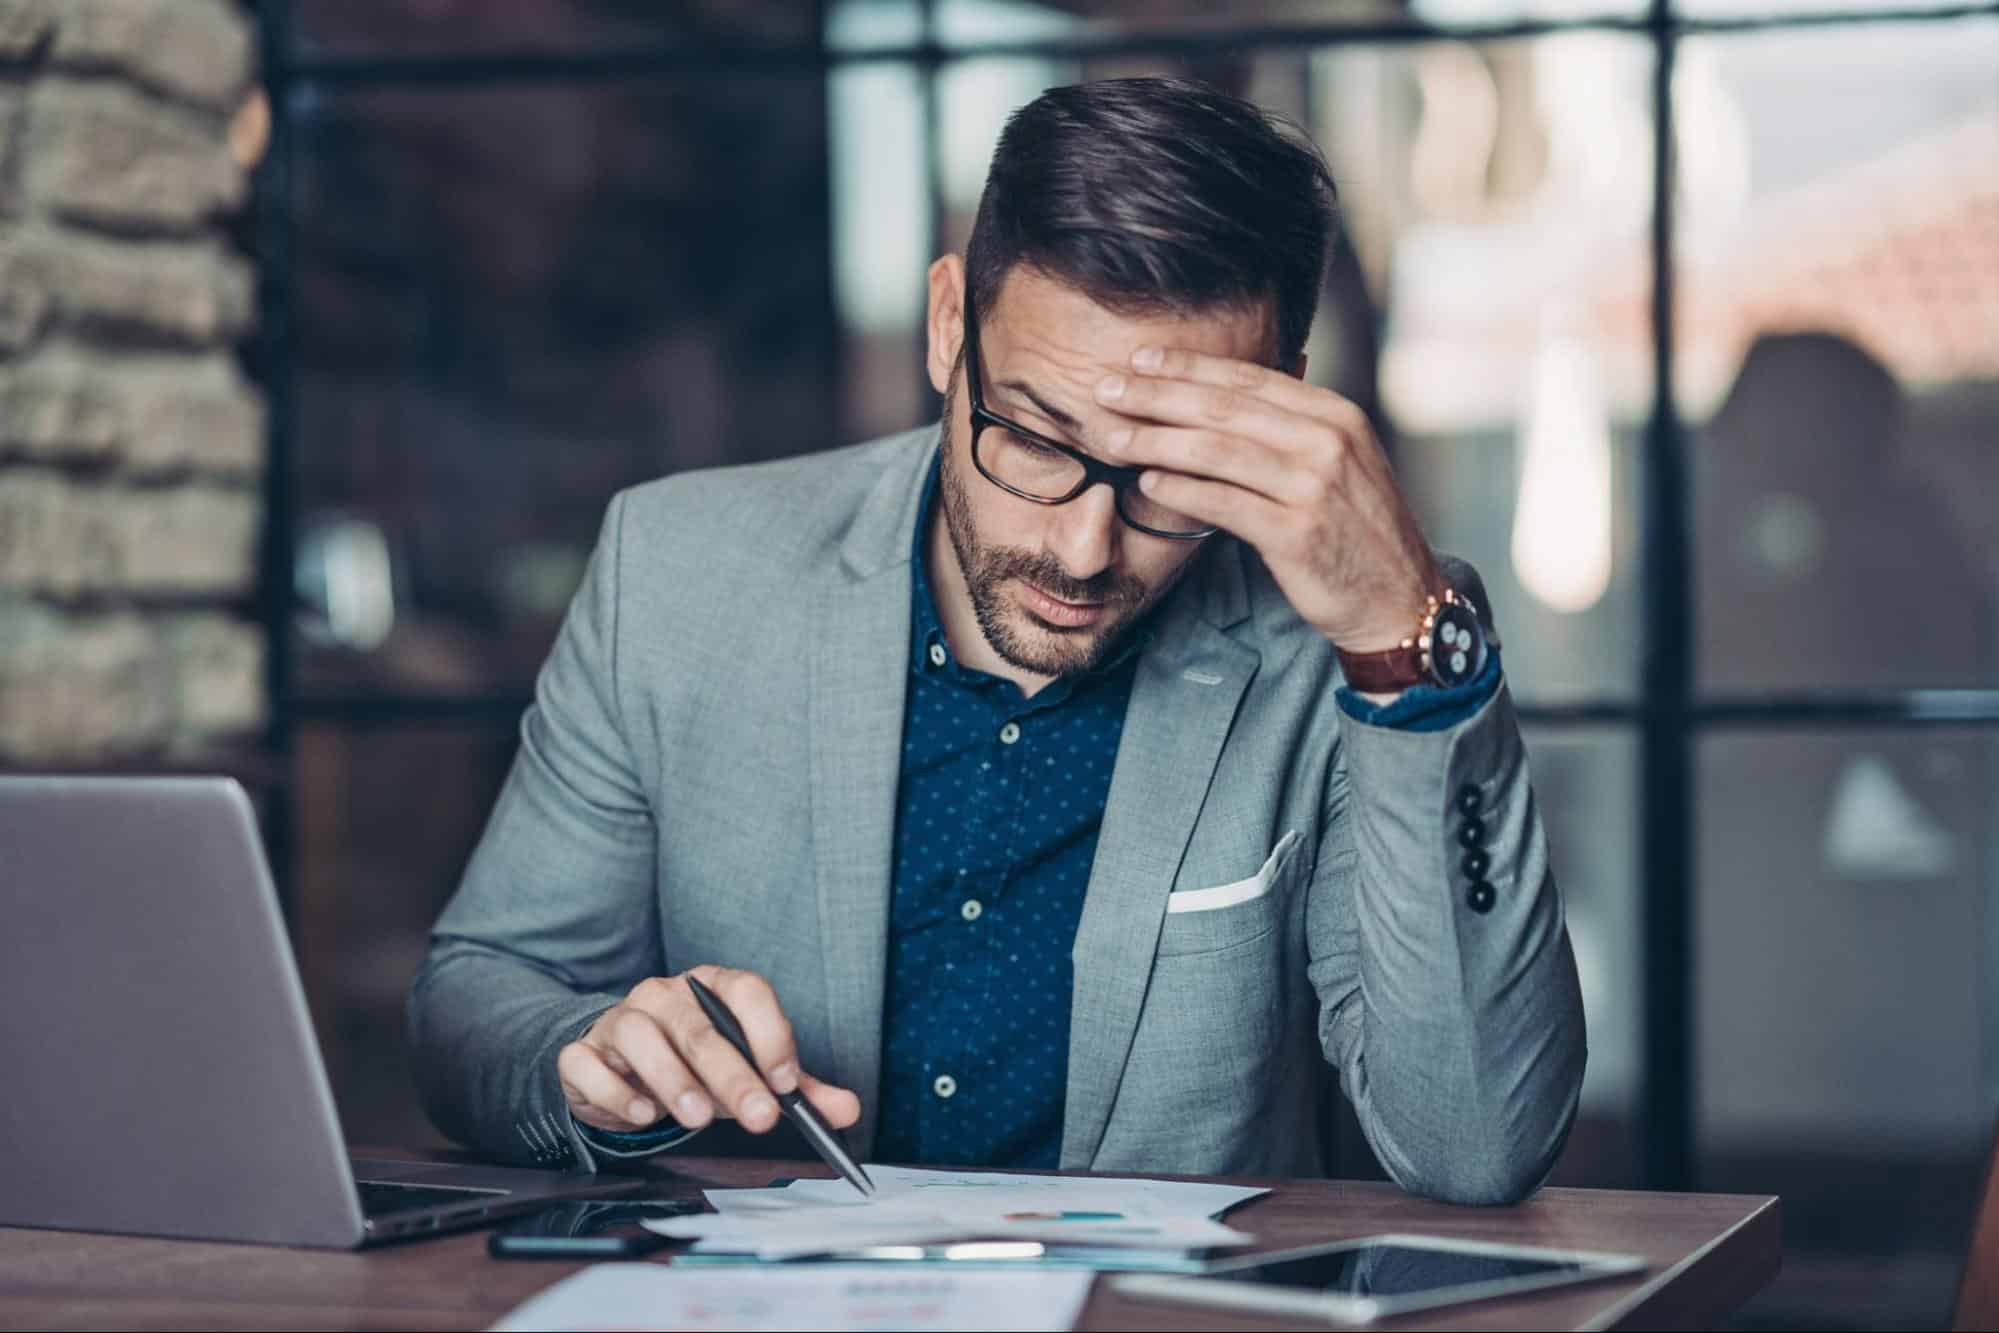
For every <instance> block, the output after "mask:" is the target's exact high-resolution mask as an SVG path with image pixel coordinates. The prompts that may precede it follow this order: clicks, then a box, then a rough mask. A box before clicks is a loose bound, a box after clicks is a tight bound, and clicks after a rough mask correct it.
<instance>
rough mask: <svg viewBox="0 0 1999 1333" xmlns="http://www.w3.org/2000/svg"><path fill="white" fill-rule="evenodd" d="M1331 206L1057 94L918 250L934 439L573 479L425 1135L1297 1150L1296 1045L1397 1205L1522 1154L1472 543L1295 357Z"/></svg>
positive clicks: (1566, 1007) (1558, 1118)
mask: <svg viewBox="0 0 1999 1333" xmlns="http://www.w3.org/2000/svg"><path fill="white" fill-rule="evenodd" d="M1336 228H1337V218H1336V212H1335V204H1334V192H1333V185H1332V181H1331V180H1330V178H1329V177H1328V175H1327V173H1326V170H1325V166H1324V164H1323V162H1322V160H1321V159H1320V157H1319V156H1318V154H1317V153H1316V151H1315V150H1314V149H1313V148H1312V147H1311V145H1310V143H1309V141H1307V140H1305V139H1304V137H1303V136H1302V135H1301V134H1299V133H1298V132H1297V131H1295V130H1294V129H1291V128H1290V127H1288V126H1285V125H1284V124H1282V123H1281V122H1278V121H1276V120H1274V119H1273V118H1270V117H1268V116H1266V115H1264V114H1263V113H1261V112H1259V111H1258V110H1256V109H1255V108H1254V107H1252V106H1249V105H1248V104H1246V103H1243V102H1240V101H1237V100H1235V99H1232V98H1229V97H1225V96H1223V95H1221V94H1219V93H1216V92H1214V91H1213V90H1210V89H1207V88H1204V87H1201V86H1199V85H1194V84H1187V83H1179V82H1174V81H1170V80H1158V79H1134V80H1119V81H1112V82H1104V83H1095V84H1085V85H1080V86H1076V87H1070V88H1060V89H1055V90H1052V91H1050V92H1048V93H1046V94H1044V95H1043V96H1041V97H1040V98H1038V99H1037V100H1036V101H1034V102H1033V103H1031V104H1029V105H1028V106H1026V107H1025V108H1023V109H1021V110H1020V111H1019V112H1017V113H1016V114H1015V115H1014V116H1013V118H1012V119H1011V120H1010V121H1009V123H1008V125H1007V128H1006V130H1005V132H1004V134H1003V135H1002V137H1001V139H1000V142H999V145H998V147H997V149H996V150H995V153H994V157H993V161H992V165H991V170H990V173H989V175H988V178H987V182H986V187H985V192H984V195H983V197H982V199H981V202H980V206H979V212H978V218H977V221H976V223H975V225H974V228H973V232H972V236H971V240H970V243H969V245H968V246H967V248H966V253H965V256H964V257H963V259H962V260H961V259H960V258H959V257H957V256H955V255H947V256H945V257H944V258H941V259H939V260H937V261H936V262H935V263H934V264H933V265H932V266H931V268H930V274H929V311H928V336H929V359H928V369H929V374H930V379H931V382H932V384H933V385H935V386H936V388H937V390H938V391H939V392H940V393H941V394H942V395H943V397H944V415H943V420H942V422H941V423H939V424H938V425H937V426H935V427H930V428H925V429H922V430H918V431H912V432H909V433H907V434H904V435H899V436H895V437H892V438H889V439H885V440H878V441H874V442H872V443H868V444H862V445H857V446H854V447H851V448H846V449H840V450H835V451H832V452H828V453H820V454H816V455H811V456H808V457H804V458H799V459H794V460H789V461H785V462H780V463H772V464H763V465H759V466H754V467H742V468H724V469H718V470H712V471H706V472H697V473H689V474H684V475H680V476H676V477H671V478H667V479H665V480H662V481H658V482H654V483H651V484H649V485H645V486H641V487H638V488H636V489H634V490H631V491H628V492H626V493H624V494H622V495H620V496H618V497H617V498H616V499H614V500H613V501H612V503H611V506H610V510H609V513H608V515H607V518H606V521H605V524H604V530H603V535H602V538H601V540H600V542H599V545H598V547H597V551H596V553H595V556H594V557H593V559H592V562H591V565H590V570H589V573H588V575H587V576H586V578H585V581H584V585H583V587H582V589H581V591H579V593H578V594H577V597H576V600H575V602H574V604H573V606H572V608H571V610H570V614H569V617H568V619H567V621H566V622H565V624H564V627H563V630H562V634H561V637H560V639H559V640H558V642H557V644H556V646H555V649H554V651H553V652H552V654H551V656H550V658H549V661H548V664H547V666H546V667H545V669H544V670H543V672H542V675H541V678H540V681H539V683H538V686H537V690H536V698H535V703H534V706H533V707H532V708H531V709H530V710H529V711H528V714H527V716H526V718H525V720H524V722H523V725H522V740H521V750H520V753H519V756H518V758H517V759H516V761H515V765H514V769H513V772H512V774H511V775H510V777H509V779H508V782H507V785H506V787H505V789H504V791H503V792H502V794H501V796H500V799H499V802H498V804H497V807H496V808H495V810H494V812H493V816H492V820H491V822H490V824H489V826H488V828H487V830H486V833H485V836H484V838H483V840H482V841H481V843H480V845H479V847H478V849H477V851H476V852H475V853H474V855H473V858H472V861H471V864H470V865H469V867H468V868H467V870H466V873H465V878H464V882H463V884H462V885H461V887H460V888H459V890H458V893H457V895H456V896H455V897H454V898H453V899H452V901H451V903H450V905H449V906H448V907H447V908H446V909H445V911H444V913H443V916H442V917H441V919H440V920H439V922H438V924H437V928H436V932H435V934H434V937H433V942H432V947H431V952H430V956H429V958H428V960H427V962H426V964H425V966H424V968H423V970H422V972H421V974H420V975H419V976H418V978H417V981H416V983H415V986H414V989H413V991H412V995H411V1000H410V1032H411V1041H412V1045H413V1048H414V1050H415V1052H416V1062H417V1069H418V1074H419V1081H420V1084H421V1086H422V1089H423V1092H424V1095H425V1099H426V1102H427V1104H428V1106H429V1108H430V1110H431V1113H432V1115H433V1116H434V1118H435V1119H436V1120H437V1122H438V1123H439V1124H440V1125H441V1126H442V1127H443V1128H444V1129H446V1130H447V1131H448V1132H450V1133H451V1134H452V1135H453V1136H455V1137H457V1138H459V1139H461V1140H463V1141H464V1142H466V1143H468V1144H471V1145H474V1146H476V1147H478V1148H481V1149H484V1150H487V1151H489V1152H494V1153H499V1154H502V1155H508V1156H513V1157H516V1158H526V1159H529V1160H533V1161H538V1162H542V1163H558V1162H559V1163H564V1164H574V1165H584V1166H588V1165H592V1164H594V1163H595V1162H596V1160H597V1159H598V1158H599V1157H600V1156H603V1155H611V1156H633V1155H640V1154H646V1153H651V1152H658V1151H664V1150H669V1149H671V1148H673V1147H675V1146H676V1145H678V1144H681V1143H684V1142H686V1141H687V1140H688V1139H689V1137H690V1136H692V1135H694V1134H695V1133H697V1132H699V1131H701V1130H702V1129H703V1128H705V1127H706V1126H708V1125H709V1124H710V1123H711V1122H712V1121H714V1120H715V1119H717V1118H718V1117H720V1118H729V1119H733V1120H734V1121H736V1122H737V1123H738V1126H739V1127H740V1129H741V1130H745V1131H749V1132H750V1133H753V1134H754V1133H762V1132H765V1131H768V1130H770V1129H771V1128H772V1127H773V1126H774V1125H776V1124H777V1123H778V1119H779V1117H778V1111H777V1107H776V1105H775V1104H774V1102H773V1100H772V1098H771V1096H770V1092H769V1089H775V1090H777V1091H779V1092H787V1091H790V1090H791V1089H793V1088H795V1087H796V1088H802V1089H803V1091H804V1092H805V1095H806V1096H807V1097H808V1098H809V1099H810V1100H811V1101H812V1102H813V1103H814V1104H815V1105H816V1106H817V1107H818V1108H819V1110H820V1111H821V1112H822V1114H823V1115H824V1116H825V1118H826V1119H827V1120H828V1121H829V1122H831V1123H832V1124H834V1125H836V1126H839V1127H842V1128H844V1129H845V1130H846V1132H847V1137H848V1140H849V1143H850V1144H851V1145H852V1146H853V1147H854V1148H855V1149H856V1150H857V1152H858V1153H859V1154H860V1155H863V1156H865V1157H867V1158H869V1159H872V1160H881V1161H900V1162H912V1163H925V1164H936V1165H947V1164H966V1165H988V1166H1002V1167H1003V1166H1021V1167H1054V1166H1061V1167H1087V1168H1095V1169H1099V1170H1117V1171H1126V1172H1138V1171H1147V1172H1197V1173H1215V1172H1240V1173H1255V1174H1267V1175H1283V1174H1314V1173H1323V1172H1325V1171H1326V1170H1327V1169H1328V1168H1329V1166H1330V1164H1329V1163H1328V1162H1327V1161H1325V1160H1324V1156H1325V1148H1324V1145H1325V1143H1326V1142H1327V1140H1328V1138H1329V1136H1328V1135H1327V1134H1326V1133H1325V1132H1324V1131H1325V1126H1324V1125H1323V1124H1322V1123H1321V1117H1322V1116H1323V1115H1324V1114H1325V1108H1326V1107H1327V1106H1329V1105H1331V1104H1332V1103H1331V1102H1330V1100H1329V1099H1327V1098H1324V1097H1322V1096H1321V1095H1320V1093H1321V1090H1322V1087H1323V1086H1324V1084H1325V1083H1326V1082H1327V1081H1328V1080H1330V1079H1335V1078H1336V1079H1337V1080H1338V1082H1339V1086H1340V1087H1341V1089H1342V1090H1343V1092H1344V1094H1345V1096H1346V1098H1347V1099H1348V1100H1349V1101H1350V1102H1351V1103H1352V1105H1353V1107H1354V1110H1355V1112H1356V1114H1357V1116H1358V1118H1359V1121H1360V1123H1361V1125H1362V1127H1363V1128H1364V1130H1365V1131H1366V1134H1367V1136H1368V1139H1369V1141H1370V1142H1371V1143H1372V1145H1373V1147H1374V1149H1375V1151H1376V1154H1377V1156H1378V1157H1379V1158H1380V1160H1381V1162H1382V1164H1383V1165H1384V1166H1385V1167H1386V1168H1387V1170H1388V1171H1389V1172H1390V1173H1391V1174H1392V1175H1393V1176H1394V1177H1395V1178H1396V1179H1397V1180H1398V1181H1400V1182H1401V1183H1402V1184H1403V1185H1405V1186H1406V1187H1408V1188H1410V1189H1412V1190H1415V1191H1418V1192H1421V1193H1424V1194H1428V1195H1432V1196H1436V1197H1440V1198H1446V1199H1453V1200H1461V1201H1478V1202H1497V1201H1505V1200H1510V1199H1515V1198H1518V1197H1520V1196H1521V1195H1522V1194H1524V1193H1526V1192H1528V1191H1529V1190H1531V1189H1532V1188H1534V1186H1535V1185H1536V1184H1537V1183H1538V1182H1539V1181H1540V1180H1542V1179H1543V1178H1544V1177H1545V1176H1546V1174H1547V1172H1548V1170H1549V1169H1550V1167H1551V1166H1552V1164H1553V1162H1554V1160H1555V1157H1556V1155H1557V1153H1558V1152H1559V1151H1560V1148H1561V1145H1562V1142H1563V1140H1564V1138H1565V1136H1566V1134H1567V1132H1568V1126H1569V1123H1570V1121H1571V1119H1572V1117H1573V1115H1574V1111H1575V1107H1576V1100H1577V1096H1578V1092H1579V1089H1580V1085H1581V1081H1582V1070H1583V1061H1584V1041H1583V1017H1582V1007H1581V1001H1580V998H1579V994H1578V990H1577V985H1576V976H1575V964H1574V960H1573V957H1572V955H1571V953H1570V949H1569V943H1568V937H1567V933H1566V929H1565V927H1564V924H1563V913H1562V905H1561V900H1560V897H1559V895H1558V892H1557V890H1556V887H1555V883H1554V879H1553V876H1552V873H1551V871H1550V867H1549V863H1548V852H1547V843H1546V838H1545V835H1544V833H1543V830H1542V826H1541V822H1540V818H1539V816H1538V815H1537V813H1536V811H1535V804H1534V797H1533V793H1532V790H1531V787H1530V783H1529V777H1528V772H1527V763H1526V756H1525V754H1524V752H1523V749H1522V745H1521V739H1520V733H1519V728H1518V725H1517V723H1516V721H1515V717H1514V713H1513V709H1512V705H1511V702H1510V700H1509V697H1508V694H1507V691H1506V688H1505V684H1504V680H1503V677H1502V671H1501V662H1500V655H1499V652H1498V642H1497V638H1496V636H1495V635H1494V633H1493V631H1492V627H1491V623H1490V619H1489V608H1488V607H1486V606H1485V604H1484V596H1483V593H1482V590H1481V589H1479V587H1478V586H1477V580H1476V576H1475V575H1473V574H1472V573H1471V571H1470V570H1469V569H1468V568H1466V567H1464V566H1463V565H1461V564H1458V563H1457V562H1450V561H1440V560H1439V559H1438V558H1437V557H1436V556H1434V555H1433V554H1432V552H1431V550H1430V548H1429V546H1428V545H1427V543H1426V542H1425V540H1424V538H1423V535H1422V533H1421V531H1420V530H1419V528H1418V526H1417V524H1416V522H1415V520H1414V518H1413V517H1412V515H1411V513H1410V510H1409V507H1408V505H1407V504H1406V502H1405V501H1404V499H1403V497H1402V495H1401V493H1400V491H1399V490H1398V488H1397V485H1396V482H1395V478H1394V476H1393V474H1392V472H1391V471H1390V469H1389V466H1388V463H1387V460H1386V458H1385V457H1384V455H1383V453H1382V451H1381V448H1380V446H1379V444H1378V443H1377V441H1376V439H1375V435H1374V432H1373V429H1372V428H1371V426H1370V425H1369V423H1368V421H1367V419H1366V417H1365V415H1364V414H1363V413H1362V412H1360V411H1359V410H1358V409H1357V408H1356V407H1355V406H1354V405H1353V404H1352V403H1351V402H1348V401H1347V400H1345V399H1343V398H1341V397H1340V396H1339V395H1337V394H1335V393H1333V392H1331V391H1329V390H1326V389H1322V388H1318V387H1315V386H1313V385H1311V384H1309V383H1307V382H1306V380H1305V378H1304V370H1305V356H1304V351H1303V348H1304V344H1305V339H1306V335H1307V333H1308V331H1309V329H1310V327H1311V322H1312V317H1313V313H1314V309H1315V307H1316V304H1317V298H1318V293H1319V289H1320V284H1321V280H1322V278H1323V273H1324V267H1325V262H1326V253H1327V248H1328V246H1329V245H1330V244H1331V243H1332V239H1333V237H1334V235H1335V233H1336ZM690 972H691V973H693V974H695V975H697V976H699V977H701V978H702V979H703V980H704V981H706V982H708V983H709V984H710V985H711V986H713V987H714V988H715V989H716V990H717V991H718V992H720V993H721V994H722V995H723V996H724V998H725V999H726V1000H727V1002H728V1003H729V1004H730V1006H731V1007H732V1008H733V1009H734V1010H735V1012H736V1013H737V1015H738V1016H739V1018H740V1019H741V1020H742V1024H743V1027H744V1029H745V1031H746V1033H747V1035H748V1037H749V1040H750V1044H751V1047H752V1050H753V1052H754V1054H755V1056H756V1059H755V1061H754V1062H751V1061H746V1060H744V1059H743V1058H742V1057H741V1056H739V1055H738V1054H737V1053H736V1052H735V1051H734V1050H733V1049H732V1048H731V1047H730V1046H729V1045H728V1043H726V1042H725V1041H723V1040H722V1039H721V1038H720V1036H719V1035H718V1034H717V1033H716V1032H715V1030H714V1029H713V1027H712V1026H711V1025H710V1024H709V1023H708V1022H707V1020H706V1019H705V1017H704V1016H703V1014H702V1011H701V1009H700V1008H699V1006H698V1005H697V1004H696V1003H695V1001H694V998H693V996H692V994H691V992H690V990H689V988H688V986H687V984H686V982H685V980H684V976H685V974H687V973H690ZM695 1150H697V1151H698V1148H697V1149H695Z"/></svg>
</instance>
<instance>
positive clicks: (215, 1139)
mask: <svg viewBox="0 0 1999 1333" xmlns="http://www.w3.org/2000/svg"><path fill="white" fill-rule="evenodd" d="M0 1005H4V1007H5V1012H6V1017H5V1019H4V1021H0V1071H5V1072H4V1076H0V1084H4V1091H0V1181H4V1182H5V1187H4V1188H0V1225H12V1226H35V1227H65V1228H76V1229H83V1230H91V1231H126V1232H135V1233H143V1234H149V1235H169V1236H187V1237H205V1238H212V1239H221V1240H247V1241H264V1242H270V1243H277V1244H288V1245H322V1246H336V1247H345V1246H352V1245H356V1244H359V1243H360V1241H361V1240H362V1237H363V1226H362V1218H361V1211H360V1205H359V1203H358V1201H357V1199H356V1197H355V1191H354V1185H353V1181H352V1177H351V1175H350V1173H349V1169H348V1161H347V1153H346V1149H345V1147H344V1145H343V1143H342V1141H341V1134H340V1126H339V1122H338V1120H337V1118H336V1116H335V1113H334V1106H333V1096H332V1092H331V1090H330V1089H329V1087H328V1086H327V1081H326V1074H325V1071H324V1068H323V1066H322V1065H321V1063H320V1058H319V1047H318V1043H317V1042H316V1041H315V1039H314V1037H313V1031H312V1025H311V1021H310V1019H309V1017H308V1014H307V1010H306V1005H305V994H304V991H303V989H302V988H301V986H300V984H299V979H298V974H297V971H296V969H295V968H294V967H293V965H292V955H291V949H290V947H289V945H288V943H287V941H286V938H285V933H284V926H283V922H282V920H281V919H280V916H279V913H278V906H277V897H276V893H275V892H274V890H273V888H272V885H271V880H270V875H269V872H268V871H267V870H266V868H265V864H264V857H263V848H262V845H261V844H260V843H259V841H258V838H257V829H256V822H255V820H254V818H253V817H252V813H251V810H250V803H249V800H248V798H247V797H246V796H245V795H244V793H243V790H242V788H241V787H239V786H238V785H237V784H236V783H235V782H233V781H231V780H228V779H225V778H67V777H63V778H51V777H0Z"/></svg>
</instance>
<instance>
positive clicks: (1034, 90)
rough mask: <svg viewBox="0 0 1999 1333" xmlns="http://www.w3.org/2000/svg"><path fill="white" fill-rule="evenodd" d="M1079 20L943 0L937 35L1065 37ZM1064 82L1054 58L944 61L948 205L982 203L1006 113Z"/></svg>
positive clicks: (999, 2) (961, 207) (941, 82)
mask: <svg viewBox="0 0 1999 1333" xmlns="http://www.w3.org/2000/svg"><path fill="white" fill-rule="evenodd" d="M1075 26H1076V21H1075V19H1074V18H1072V17H1071V16H1070V15H1067V14H1063V13H1060V12H1058V11H1056V10H1053V9H1049V8H1047V7H1046V6H1043V5H1030V4H1018V3H1012V2H1011V0H943V3H941V4H939V5H938V7H937V31H938V36H939V38H940V40H942V41H943V42H944V44H945V45H947V46H970V45H975V44H978V43H983V42H1010V41H1030V40H1034V39H1037V38H1045V37H1060V36H1063V35H1064V34H1066V33H1068V32H1070V31H1072V30H1073V29H1074V28H1075ZM1059 81H1060V77H1059V67H1058V66H1057V65H1056V64H1055V62H1053V61H1051V60H1038V59H1034V58H1032V57H1019V58H1012V57H1009V58H1006V59H996V60H968V61H963V62H960V63H958V64H955V65H948V66H946V67H945V68H944V70H943V72H942V73H941V74H940V75H939V76H938V80H937V89H938V101H939V103H940V118H941V119H942V121H943V125H942V128H941V135H942V138H943V157H942V160H941V161H940V162H939V164H938V166H939V175H940V176H941V177H942V178H943V186H944V203H945V206H946V207H948V208H950V209H951V210H952V211H953V212H970V211H971V210H973V209H975V208H977V207H978V204H979V195H980V193H981V192H982V191H983V190H984V189H985V187H986V168H987V167H988V166H989V165H991V162H992V156H993V148H994V147H995V146H996V145H997V144H998V143H999V136H1000V131H1001V130H1002V129H1004V128H1005V127H1006V118H1007V117H1008V116H1010V115H1012V114H1013V113H1014V111H1015V110H1016V109H1017V108H1019V107H1022V106H1025V105H1026V104H1027V103H1029V102H1031V101H1033V100H1034V99H1035V98H1036V97H1039V96H1040V95H1041V93H1042V92H1043V90H1045V89H1047V88H1048V87H1050V86H1052V85H1053V84H1055V83H1057V82H1059Z"/></svg>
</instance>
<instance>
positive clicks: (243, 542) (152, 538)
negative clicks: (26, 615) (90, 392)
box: [0, 467, 259, 600]
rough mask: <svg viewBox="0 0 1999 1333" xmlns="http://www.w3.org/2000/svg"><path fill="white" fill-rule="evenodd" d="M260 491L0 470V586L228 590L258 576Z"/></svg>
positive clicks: (93, 594)
mask: <svg viewBox="0 0 1999 1333" xmlns="http://www.w3.org/2000/svg"><path fill="white" fill-rule="evenodd" d="M258 509H259V504H258V497H257V496H256V495H255V494H254V493H252V492H249V491H242V490H224V489H220V488H216V487H208V486H177V487H170V488H166V489H142V490H124V489H119V488H113V487H109V486H105V485H100V484H91V483H88V482H79V481H76V480H73V479H71V478H69V477H67V476H65V475H63V474H62V473H60V472H54V471H45V470H41V469H31V468H25V467H23V468H12V469H9V470H7V471H5V472H0V589H5V590H7V591H10V592H15V593H35V594H39V595H41V596H43V597H46V598H51V599H56V600H74V599H78V598H85V597H89V598H104V597H110V596H115V595H126V596H129V597H131V598H134V599H147V598H173V599H176V600H180V599H185V598H188V597H192V596H201V595H208V596H214V597H236V596H241V595H244V594H246V593H248V592H249V591H250V590H251V589H252V588H253V587H254V586H255V583H256V568H257V561H256V556H257V531H258Z"/></svg>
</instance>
